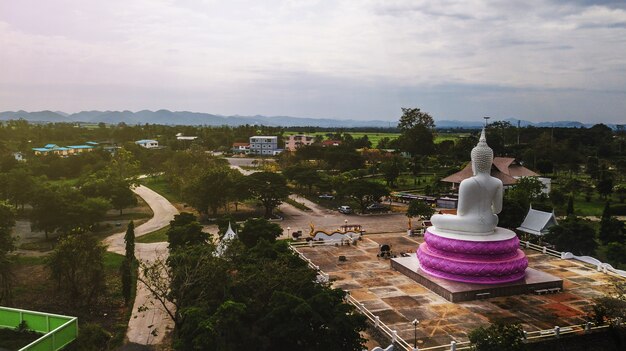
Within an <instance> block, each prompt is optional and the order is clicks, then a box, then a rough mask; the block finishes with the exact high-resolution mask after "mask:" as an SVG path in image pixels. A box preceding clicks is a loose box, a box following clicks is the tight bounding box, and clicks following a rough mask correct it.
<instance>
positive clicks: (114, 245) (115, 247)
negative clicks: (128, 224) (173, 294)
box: [104, 185, 178, 345]
mask: <svg viewBox="0 0 626 351" xmlns="http://www.w3.org/2000/svg"><path fill="white" fill-rule="evenodd" d="M133 191H134V192H135V194H137V195H139V196H140V197H141V198H142V199H143V200H144V201H145V202H146V203H147V204H148V206H150V208H151V209H152V212H154V217H152V218H151V219H150V220H148V221H147V222H146V223H144V224H142V225H140V226H138V227H137V228H135V236H136V237H139V236H142V235H145V234H148V233H151V232H153V231H155V230H158V229H161V228H163V227H165V226H167V225H169V223H170V221H171V220H173V219H174V215H176V214H178V210H177V209H176V208H175V207H174V206H173V205H172V204H171V203H170V202H169V201H168V200H167V199H166V198H164V197H163V196H161V195H159V194H158V193H156V192H155V191H153V190H151V189H150V188H147V187H145V186H143V185H140V186H138V187H136V188H135V189H134V190H133ZM124 234H125V231H124V232H121V233H117V234H113V235H111V236H110V237H108V238H106V239H105V240H104V243H105V244H106V245H108V250H109V251H111V252H115V253H118V254H121V255H124V254H125V243H124ZM167 254H168V252H167V243H152V244H142V243H137V244H135V256H136V257H137V259H138V260H140V261H143V262H152V261H154V260H155V259H157V258H165V257H167ZM140 308H141V310H142V311H141V312H140V311H139V310H140ZM172 328H173V323H172V321H171V319H170V318H169V316H168V315H167V313H166V312H165V311H164V310H163V308H162V307H161V306H160V305H159V302H158V301H156V300H154V299H153V298H152V295H151V294H150V291H148V289H147V288H146V287H145V286H144V285H143V284H141V283H139V282H138V283H137V294H136V297H135V303H134V305H133V313H132V315H131V317H130V320H129V322H128V329H127V330H126V338H127V339H128V341H129V342H131V343H136V344H140V345H156V344H159V343H161V341H162V340H163V337H164V336H165V335H166V334H167V332H168V331H169V330H171V329H172Z"/></svg>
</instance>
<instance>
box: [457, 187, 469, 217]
mask: <svg viewBox="0 0 626 351" xmlns="http://www.w3.org/2000/svg"><path fill="white" fill-rule="evenodd" d="M469 188H471V184H470V183H469V182H468V179H464V180H463V181H462V182H461V184H459V202H458V204H457V207H456V214H457V216H464V215H466V214H467V212H468V209H469V207H470V205H471V204H470V203H469V201H470V197H469V196H467V195H465V194H467V192H468V191H470V189H469Z"/></svg>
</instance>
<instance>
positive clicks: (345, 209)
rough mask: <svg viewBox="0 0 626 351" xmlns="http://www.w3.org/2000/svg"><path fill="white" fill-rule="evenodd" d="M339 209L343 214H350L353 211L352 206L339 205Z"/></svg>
mask: <svg viewBox="0 0 626 351" xmlns="http://www.w3.org/2000/svg"><path fill="white" fill-rule="evenodd" d="M338 210H339V212H341V213H343V214H350V213H352V207H350V206H339V208H338Z"/></svg>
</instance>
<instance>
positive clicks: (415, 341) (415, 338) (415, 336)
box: [411, 319, 420, 349]
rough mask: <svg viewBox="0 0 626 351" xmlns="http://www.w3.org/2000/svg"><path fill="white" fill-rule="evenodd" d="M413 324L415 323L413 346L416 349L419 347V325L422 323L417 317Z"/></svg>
mask: <svg viewBox="0 0 626 351" xmlns="http://www.w3.org/2000/svg"><path fill="white" fill-rule="evenodd" d="M411 324H413V335H414V339H413V348H414V349H416V348H417V326H418V325H419V324H420V321H418V320H417V319H414V320H413V322H411Z"/></svg>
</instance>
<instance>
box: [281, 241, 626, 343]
mask: <svg viewBox="0 0 626 351" xmlns="http://www.w3.org/2000/svg"><path fill="white" fill-rule="evenodd" d="M349 242H350V241H349V240H345V239H344V240H322V241H308V242H292V243H290V245H289V248H290V249H291V250H292V251H293V252H294V253H295V254H296V255H298V256H299V257H300V258H301V259H302V260H304V261H305V262H307V264H308V265H309V267H310V268H311V269H314V270H315V271H316V272H318V274H319V276H318V278H319V279H320V280H321V281H325V282H329V281H330V276H329V275H328V273H326V272H324V271H322V270H321V269H320V267H319V266H318V265H316V264H314V263H313V262H312V261H311V260H310V259H309V258H307V257H306V256H305V255H304V254H302V253H301V252H300V251H298V249H297V247H315V246H329V245H330V246H335V245H349ZM520 246H522V247H524V248H527V249H532V250H536V251H540V252H542V253H544V254H546V255H550V256H553V257H558V258H561V259H575V260H578V261H581V262H584V263H587V264H592V265H595V266H596V269H597V270H598V271H602V272H604V273H606V274H614V275H617V276H619V277H622V278H624V277H626V272H625V271H621V270H618V269H615V268H613V267H612V266H611V265H610V264H608V263H602V262H600V261H599V260H597V259H595V258H593V257H589V256H575V255H573V254H572V253H570V252H560V251H556V250H553V249H550V248H547V247H546V246H540V245H536V244H533V243H530V242H528V241H523V242H522V241H520ZM346 302H348V303H350V304H351V305H353V306H354V307H355V308H356V310H357V311H359V312H360V313H361V314H363V315H365V316H366V317H367V319H368V320H369V321H370V322H371V323H372V324H373V325H374V327H375V328H376V329H378V330H380V331H381V332H382V333H383V334H384V335H386V336H387V337H389V339H390V340H391V342H392V344H394V345H395V346H397V347H399V348H400V349H401V350H405V351H416V350H420V351H461V350H469V349H470V348H471V343H470V342H469V341H462V342H457V341H456V340H451V341H450V344H444V345H439V346H431V347H425V348H417V347H416V348H413V346H412V345H411V344H410V343H408V342H407V341H406V340H404V339H403V338H401V337H400V336H399V335H398V333H397V331H396V330H394V329H391V328H390V327H389V326H388V325H386V324H385V323H384V322H383V321H381V320H380V317H378V316H377V315H375V314H374V313H373V312H372V311H370V310H368V309H367V308H366V307H365V305H364V304H363V303H361V302H359V301H358V300H356V299H355V298H354V297H352V296H351V295H350V293H349V291H347V294H346ZM624 324H626V323H624ZM608 327H609V325H595V324H593V323H591V322H588V323H586V324H582V325H570V326H563V327H561V326H556V327H554V328H552V329H545V330H536V331H530V332H527V331H524V339H525V340H538V339H543V338H555V337H556V338H558V337H561V336H562V335H567V334H572V333H579V334H581V333H589V332H591V331H593V330H600V329H605V328H608Z"/></svg>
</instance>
